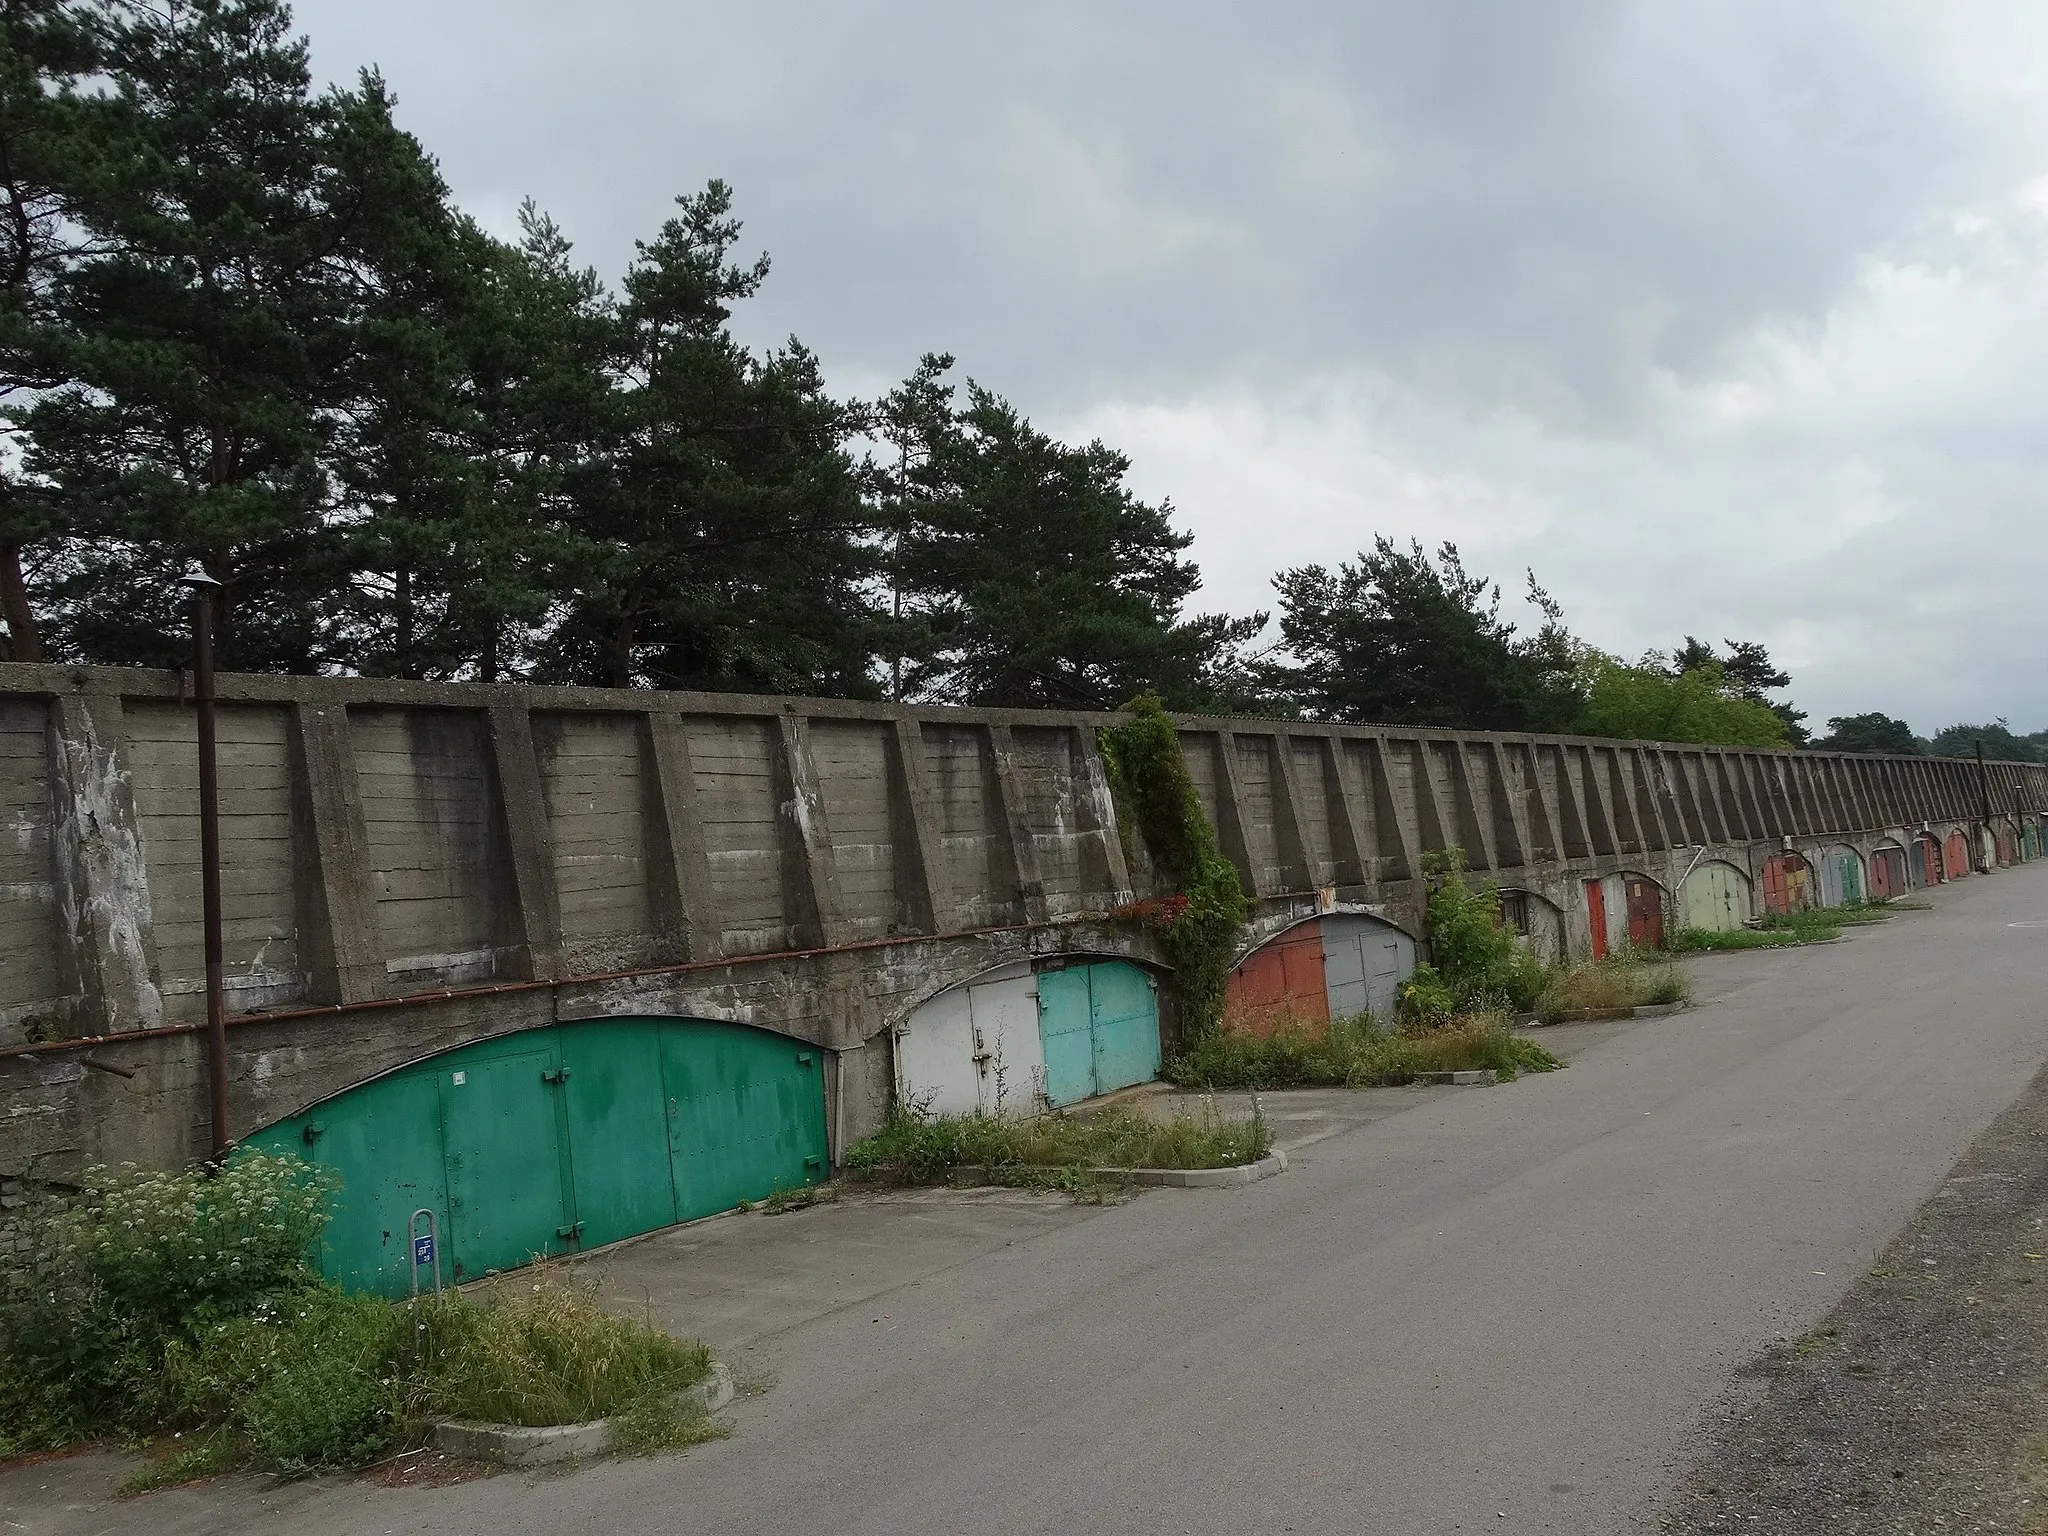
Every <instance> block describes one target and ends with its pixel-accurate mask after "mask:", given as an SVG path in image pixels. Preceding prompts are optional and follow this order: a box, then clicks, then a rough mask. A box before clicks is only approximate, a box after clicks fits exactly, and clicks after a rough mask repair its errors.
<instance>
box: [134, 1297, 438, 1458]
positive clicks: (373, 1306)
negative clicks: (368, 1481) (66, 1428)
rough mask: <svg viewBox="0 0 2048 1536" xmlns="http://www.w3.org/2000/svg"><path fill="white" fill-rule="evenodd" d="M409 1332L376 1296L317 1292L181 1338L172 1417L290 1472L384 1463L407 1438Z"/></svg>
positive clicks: (171, 1371)
mask: <svg viewBox="0 0 2048 1536" xmlns="http://www.w3.org/2000/svg"><path fill="white" fill-rule="evenodd" d="M407 1331H408V1330H407V1328H406V1319H405V1317H404V1315H403V1314H402V1313H401V1312H400V1311H399V1310H398V1309H397V1308H395V1307H393V1306H392V1305H391V1304H390V1303H389V1302H387V1301H383V1300H381V1299H379V1298H378V1297H375V1296H344V1295H343V1294H342V1293H341V1292H340V1291H338V1290H335V1289H333V1288H332V1287H328V1286H311V1287H307V1288H305V1289H301V1290H298V1291H294V1292H290V1293H287V1294H285V1295H283V1296H279V1297H276V1298H273V1299H271V1300H269V1301H267V1302H265V1303H263V1304H260V1305H259V1306H258V1307H257V1308H256V1310H254V1311H253V1312H250V1313H248V1314H246V1315H243V1316H240V1317H234V1318H229V1319H227V1320H225V1321H222V1322H218V1323H214V1324H211V1325H202V1326H201V1327H200V1328H198V1329H197V1330H196V1335H197V1336H196V1338H194V1339H193V1340H192V1341H191V1342H189V1343H188V1342H186V1341H185V1340H183V1339H179V1340H174V1341H173V1342H172V1344H171V1345H170V1348H169V1350H168V1351H167V1354H166V1358H165V1383H166V1388H167V1392H168V1396H169V1399H170V1401H169V1405H168V1414H169V1417H170V1418H171V1419H172V1421H173V1422H176V1423H179V1424H184V1425H191V1426H198V1427H201V1428H202V1429H211V1430H215V1431H219V1430H226V1431H227V1432H229V1433H230V1434H232V1435H233V1436H235V1437H237V1439H239V1441H240V1442H241V1443H242V1445H243V1447H244V1455H245V1456H246V1457H247V1459H248V1460H250V1461H252V1462H253V1463H255V1464H256V1465H258V1466H262V1467H265V1468H268V1469H269V1470H272V1471H275V1472H282V1473H285V1474H287V1475H293V1476H296V1475H301V1474H304V1473H308V1472H317V1471H323V1470H326V1469H328V1468H335V1467H353V1466H360V1465H362V1464H363V1463H364V1462H367V1461H374V1460H375V1459H376V1458H377V1457H378V1456H380V1455H382V1454H383V1453H384V1452H385V1451H386V1450H388V1449H390V1448H392V1447H393V1446H394V1445H395V1444H396V1442H397V1441H398V1440H399V1438H400V1437H401V1436H402V1435H403V1433H404V1430H405V1407H406V1404H405V1388H404V1385H403V1383H402V1382H401V1380H400V1378H399V1375H398V1372H397V1365H396V1361H397V1357H398V1355H399V1353H400V1350H401V1348H402V1347H403V1346H404V1344H405V1343H406V1335H407Z"/></svg>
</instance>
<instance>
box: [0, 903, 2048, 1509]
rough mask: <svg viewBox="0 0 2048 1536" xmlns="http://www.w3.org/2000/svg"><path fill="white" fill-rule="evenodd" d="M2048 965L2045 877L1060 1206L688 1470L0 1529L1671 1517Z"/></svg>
mask: <svg viewBox="0 0 2048 1536" xmlns="http://www.w3.org/2000/svg"><path fill="white" fill-rule="evenodd" d="M2015 925H2018V926H2015ZM2044 962H2048V865H2043V864H2034V865H2028V866H2025V867H2024V868H2022V869H2020V870H2018V871H2015V872H2013V873H2012V874H2011V875H2009V876H2007V877H2005V878H2001V879H1996V880H1982V881H1977V880H1972V881H1967V882H1964V883H1962V884H1960V885H1958V886H1953V887H1949V888H1946V889H1944V890H1942V891H1941V892H1939V893H1938V894H1937V895H1936V896H1935V898H1934V910H1932V911H1928V912H1916V913H1909V914H1906V915H1903V916H1901V917H1899V918H1898V919H1896V920H1895V921H1894V922H1892V923H1890V924H1886V925H1883V926H1881V927H1876V928H1871V929H1866V930H1860V931H1858V932H1857V933H1856V935H1855V937H1854V938H1853V939H1851V940H1850V941H1849V942H1846V943H1843V944H1838V945H1830V946H1826V947H1824V948H1817V949H1811V950H1806V951H1790V952H1777V953H1759V954H1749V955H1740V956H1726V957H1716V958H1715V959H1714V960H1712V961H1711V962H1708V963H1703V964H1702V965H1700V966H1699V967H1698V968H1697V969H1696V974H1697V975H1698V976H1699V978H1700V982H1701V986H1700V991H1701V993H1702V994H1703V997H1704V999H1705V1002H1704V1006H1702V1007H1700V1008H1698V1009H1695V1010H1693V1011H1691V1012H1688V1013H1685V1014H1683V1015H1680V1016H1678V1017H1676V1018H1663V1019H1652V1020H1642V1021H1630V1022H1627V1023H1623V1024H1619V1025H1601V1026H1590V1027H1592V1028H1597V1029H1600V1030H1608V1031H1611V1033H1608V1034H1606V1035H1605V1036H1604V1037H1602V1038H1598V1039H1596V1040H1595V1041H1594V1043H1593V1044H1592V1045H1591V1046H1590V1047H1589V1048H1588V1049H1586V1050H1584V1051H1582V1052H1580V1053H1579V1054H1578V1055H1577V1056H1576V1058H1575V1060H1574V1062H1573V1065H1572V1067H1571V1069H1570V1070H1569V1071H1566V1072H1559V1073H1553V1074H1549V1075H1546V1076H1539V1077H1532V1078H1527V1079H1524V1080H1523V1081H1521V1082H1519V1083H1516V1084H1514V1085H1513V1086H1512V1087H1503V1088H1495V1089H1439V1090H1428V1091H1426V1092H1424V1093H1423V1094H1422V1095H1421V1096H1419V1097H1418V1098H1417V1099H1416V1100H1415V1101H1414V1103H1413V1104H1412V1105H1411V1106H1410V1107H1409V1108H1407V1109H1405V1110H1404V1111H1402V1112H1399V1113H1394V1114H1390V1115H1387V1116H1385V1117H1383V1118H1380V1119H1377V1120H1375V1121H1373V1122H1372V1123H1370V1124H1366V1125H1363V1126H1360V1127H1356V1128H1351V1129H1346V1130H1342V1131H1340V1132H1338V1133H1337V1134H1334V1135H1330V1136H1328V1137H1326V1138H1324V1139H1322V1140H1320V1141H1317V1142H1315V1143H1314V1144H1313V1145H1311V1146H1308V1147H1307V1148H1305V1149H1304V1150H1303V1151H1302V1153H1301V1155H1300V1157H1299V1158H1298V1159H1297V1162H1298V1166H1297V1167H1295V1168H1294V1169H1293V1170H1292V1171H1290V1172H1289V1173H1288V1175H1287V1176H1286V1177H1285V1178H1280V1179H1272V1180H1268V1181H1266V1182H1264V1183H1261V1184H1257V1185H1253V1186H1252V1187H1250V1188H1248V1189H1244V1190H1239V1191H1232V1192H1224V1193H1216V1192H1203V1193H1199V1194H1187V1195H1180V1194H1176V1193H1174V1192H1171V1191H1162V1192H1159V1193H1155V1194H1147V1195H1145V1196H1142V1197H1141V1198H1139V1199H1136V1200H1134V1201H1132V1202H1131V1203H1130V1204H1128V1205H1125V1206H1122V1207H1118V1208H1113V1209H1108V1210H1099V1211H1086V1212H1081V1213H1062V1214H1060V1215H1058V1217H1057V1218H1056V1219H1052V1218H1051V1217H1050V1213H1049V1219H1048V1220H1047V1221H1046V1223H1045V1225H1044V1229H1043V1230H1040V1231H1038V1232H1036V1233H1033V1234H1030V1235H1026V1236H1022V1237H1020V1238H1019V1240H1017V1241H1014V1242H1006V1243H1002V1244H1000V1245H994V1246H991V1248H990V1249H989V1250H988V1251H987V1252H985V1253H982V1254H980V1255H979V1256H976V1257H970V1258H968V1259H966V1261H965V1262H961V1263H959V1264H957V1265H955V1266H953V1267H950V1268H946V1269H943V1270H941V1271H938V1272H935V1273H931V1274H929V1275H927V1276H926V1277H925V1278H923V1279H921V1280H918V1281H916V1283H913V1284H907V1285H901V1286H898V1287H897V1288H896V1289H894V1290H892V1291H889V1292H888V1293H887V1295H886V1304H883V1301H882V1300H881V1299H880V1298H877V1299H875V1300H871V1301H870V1302H868V1303H867V1304H865V1305H859V1306H842V1307H840V1308H839V1309H837V1310H834V1311H830V1312H828V1313H826V1314H825V1315H822V1316H820V1317H818V1318H816V1319H815V1320H814V1321H811V1322H808V1323H802V1324H799V1325H797V1326H794V1327H789V1328H786V1329H784V1330H782V1331H780V1332H774V1333H762V1334H757V1335H756V1340H757V1344H756V1348H755V1349H754V1351H753V1354H754V1358H755V1362H756V1364H757V1365H760V1366H765V1367H766V1368H767V1369H769V1370H770V1371H772V1373H773V1375H774V1377H775V1385H774V1386H773V1387H772V1389H771V1390H769V1391H768V1392H767V1393H765V1394H764V1395H762V1396H760V1397H758V1398H756V1399H753V1400H749V1401H744V1402H742V1403H741V1404H739V1405H738V1406H737V1407H736V1409H735V1414H736V1418H737V1423H738V1430H737V1433H736V1434H735V1435H734V1437H733V1438H732V1439H730V1440H728V1441H725V1442H722V1443H720V1444H717V1445H713V1446H709V1447H704V1448H700V1449H698V1450H695V1451H692V1452H691V1453H690V1454H689V1455H687V1456H685V1457H682V1458H677V1459H654V1460H649V1461H639V1462H628V1463H620V1464H616V1465H607V1466H603V1467H598V1468H593V1469H590V1470H588V1471H585V1472H583V1473H580V1474H578V1475H577V1476H576V1477H574V1478H571V1479H566V1480H538V1481H535V1480H527V1479H522V1478H516V1477H504V1478H498V1479H493V1480H490V1481H485V1482H480V1483H472V1484H468V1485H465V1486H462V1487H457V1488H449V1489H442V1490H437V1491H420V1492H411V1493H406V1494H403V1495H399V1494H386V1493H382V1492H380V1491H378V1490H374V1489H366V1488H363V1487H360V1486H357V1485H351V1484H341V1485H337V1484H321V1485H310V1486H300V1487H292V1488H283V1489H273V1488H269V1487H266V1486H262V1485H257V1484H254V1483H250V1482H235V1483H230V1484H228V1485H225V1486H223V1487H218V1488H213V1489H207V1490H198V1491H193V1492H189V1493H180V1494H176V1495H172V1496H165V1497H161V1498H155V1499H151V1500H148V1501H146V1502H144V1503H142V1504H138V1505H135V1506H126V1507H123V1506H116V1505H112V1504H110V1503H108V1502H106V1500H105V1487H106V1482H105V1478H106V1467H105V1464H104V1463H91V1464H77V1463H74V1464H71V1465H70V1466H68V1467H63V1466H60V1467H38V1468H27V1469H22V1470H19V1471H15V1472H10V1473H8V1474H6V1475H5V1476H4V1477H0V1517H4V1518H5V1519H7V1520H12V1521H15V1522H18V1523H19V1524H20V1525H21V1526H22V1527H24V1528H25V1529H27V1530H30V1531H36V1532H39V1533H40V1532H45V1531H48V1532H56V1531H63V1532H72V1531H87V1530H93V1531H98V1530H116V1529H136V1530H140V1529H143V1528H148V1529H149V1530H151V1531H152V1532H154V1533H157V1536H173V1533H178V1532H186V1531H192V1532H197V1531H202V1530H205V1531H214V1530H230V1531H244V1530H246V1531H252V1532H253V1531H256V1530H260V1529H275V1528H279V1527H280V1526H283V1525H286V1524H288V1525H289V1527H290V1528H291V1529H292V1530H294V1531H296V1532H300V1533H304V1536H327V1533H339V1532H355V1531H361V1530H378V1531H395V1532H412V1531H445V1530H491V1531H502V1532H523V1531H536V1532H537V1531H586V1530H587V1531H592V1532H597V1531H602V1532H605V1533H606V1536H639V1533H643V1532H646V1533H651V1532H657V1531H658V1532H690V1531H706V1532H712V1531H721V1532H722V1531H733V1530H746V1531H750V1532H820V1533H850V1536H866V1533H877V1536H879V1533H909V1536H915V1533H920V1532H951V1531H958V1530H966V1529H973V1530H976V1531H992V1532H1027V1531H1028V1532H1041V1531H1042V1532H1074V1531H1082V1532H1086V1531H1103V1532H1112V1531H1114V1532H1122V1531H1134V1530H1145V1531H1197V1532H1209V1531H1215V1532H1225V1531H1229V1532H1240V1531H1282V1530H1288V1529H1293V1530H1298V1531H1303V1532H1308V1531H1331V1530H1356V1531H1367V1532H1386V1533H1404V1536H1405V1533H1437V1532H1450V1531H1468V1532H1469V1531H1474V1530H1478V1529H1482V1528H1483V1529H1487V1530H1513V1531H1517V1532H1531V1531H1542V1532H1559V1533H1570V1536H1593V1533H1606V1532H1623V1531H1650V1530H1654V1529H1655V1519H1656V1510H1657V1508H1658V1504H1659V1500H1660V1499H1661V1498H1662V1497H1663V1495H1664V1491H1665V1489H1666V1487H1667V1486H1668V1484H1669V1482H1670V1480H1671V1479H1672V1478H1673V1477H1674V1476H1675V1475H1676V1473H1677V1471H1678V1469H1679V1468H1680V1467H1681V1466H1682V1465H1683V1464H1684V1462H1685V1461H1686V1460H1687V1453H1688V1451H1689V1449H1690V1447H1691V1446H1692V1444H1693V1442H1694V1439H1695V1436H1696V1435H1697V1433H1698V1431H1699V1426H1700V1422H1701V1418H1702V1415H1703V1414H1704V1413H1705V1412H1706V1411H1707V1408H1708V1405H1710V1404H1711V1403H1713V1402H1714V1401H1715V1400H1716V1398H1717V1396H1718V1395H1719V1394H1720V1392H1721V1391H1722V1390H1723V1389H1724V1387H1725V1386H1726V1384H1727V1381H1728V1379H1729V1376H1730V1373H1731V1372H1732V1371H1733V1370H1734V1369H1736V1368H1737V1367H1738V1366H1739V1365H1740V1364H1742V1363H1743V1362H1745V1361H1747V1360H1749V1359H1751V1358H1752V1357H1753V1356H1754V1355H1755V1354H1756V1353H1757V1351H1758V1350H1759V1349H1760V1348H1762V1347H1763V1346H1765V1345H1766V1344H1768V1343H1770V1342H1772V1341H1774V1340H1776V1339H1780V1338H1788V1339H1789V1338H1796V1337H1798V1336H1799V1335H1800V1334H1802V1333H1804V1332H1805V1331H1806V1330H1807V1329H1809V1328H1810V1327H1812V1326H1813V1325H1814V1324H1815V1322H1817V1321H1818V1320H1819V1319H1820V1318H1821V1317H1822V1316H1823V1315H1824V1314H1825V1313H1826V1312H1827V1310H1828V1309H1829V1307H1831V1306H1832V1305H1833V1304H1834V1302H1835V1300H1836V1298H1837V1297H1838V1296H1840V1294H1841V1293H1842V1291H1843V1289H1844V1287H1845V1285H1846V1284H1847V1282H1848V1281H1849V1280H1850V1279H1851V1278H1853V1277H1854V1276H1855V1275H1857V1274H1860V1273H1861V1272H1862V1270H1863V1268H1864V1267H1865V1266H1866V1265H1867V1264H1868V1263H1869V1261H1870V1256H1871V1254H1872V1253H1874V1252H1875V1251H1876V1250H1878V1249H1879V1248H1881V1247H1882V1246H1883V1245H1884V1244H1885V1242H1886V1241H1887V1240H1888V1239H1889V1237H1890V1236H1891V1234H1892V1233H1893V1232H1894V1231H1895V1230H1896V1229H1897V1228H1898V1227H1899V1225H1900V1224H1901V1223H1902V1222H1903V1221H1905V1220H1906V1218H1907V1217H1908V1216H1909V1215H1910V1214H1911V1213H1912V1212H1913V1211H1914V1210H1915V1209H1916V1208H1917V1206H1918V1205H1919V1203H1920V1202H1921V1200H1922V1199H1923V1198H1924V1197H1925V1196H1926V1195H1927V1194H1928V1193H1929V1192H1930V1191H1931V1190H1932V1189H1933V1188H1934V1187H1936V1185H1937V1184H1938V1183H1939V1182H1940V1180H1941V1179H1942V1177H1943V1175H1944V1174H1945V1172H1946V1170H1947V1169H1948V1168H1949V1166H1950V1164H1951V1163H1952V1162H1953V1161H1954V1160H1955V1159H1956V1158H1957V1157H1958V1156H1959V1155H1960V1154H1961V1153H1962V1151H1963V1150H1964V1149H1965V1148H1966V1147H1967V1146H1968V1145H1969V1143H1970V1141H1971V1139H1972V1138H1973V1137H1974V1136H1975V1135H1976V1134H1977V1133H1978V1132H1979V1131H1980V1130H1981V1129H1982V1128H1983V1126H1984V1125H1986V1124H1987V1123H1988V1122H1989V1121H1990V1120H1991V1119H1992V1118H1993V1116H1995V1115H1996V1114H1997V1113H1998V1112H1999V1111H2000V1110H2001V1109H2002V1108H2003V1107H2004V1106H2005V1105H2006V1104H2007V1103H2009V1102H2010V1101H2011V1100H2012V1099H2013V1098H2015V1097H2016V1096H2017V1095H2018V1094H2019V1092H2020V1091H2021V1089H2022V1088H2023V1087H2024V1086H2025V1084H2026V1082H2027V1081H2028V1079H2029V1078H2030V1076H2031V1075H2032V1073H2033V1072H2034V1071H2035V1070H2036V1069H2037V1068H2038V1067H2039V1066H2040V1065H2041V1064H2042V1062H2043V1060H2044V1059H2048V1005H2044V995H2048V994H2044V992H2043V989H2042V987H2041V986H2040V983H2039V980H2038V978H2039V977H2040V975H2041V972H2042V967H2043V964H2044ZM786 1219H787V1220H791V1221H793V1222H796V1223H803V1222H806V1221H809V1220H810V1217H809V1216H808V1215H807V1216H801V1217H796V1218H786ZM711 1226H712V1227H717V1226H725V1227H728V1228H732V1229H735V1230H739V1229H741V1224H739V1223H733V1222H725V1223H713V1224H711ZM701 1230H710V1228H708V1227H707V1228H705V1229H701ZM756 1230H760V1231H772V1230H775V1229H774V1228H773V1227H772V1225H771V1224H768V1223H763V1224H762V1225H761V1226H759V1227H757V1228H756ZM784 1230H801V1228H800V1227H793V1228H788V1229H784ZM777 1240H778V1241H784V1239H780V1238H778V1239H777ZM760 1284H761V1285H762V1286H764V1287H766V1288H772V1278H771V1279H764V1280H762V1281H761V1282H760ZM65 1500H71V1501H75V1502H76V1503H77V1504H78V1505H79V1507H78V1508H75V1509H73V1510H70V1511H69V1512H66V1511H63V1510H57V1509H53V1507H52V1506H54V1505H56V1504H59V1503H61V1502H63V1501H65ZM1503 1512H1504V1513H1505V1514H1506V1516H1507V1518H1506V1520H1504V1521H1503V1520H1501V1519H1500V1518H1499V1517H1500V1515H1501V1514H1502V1513H1503Z"/></svg>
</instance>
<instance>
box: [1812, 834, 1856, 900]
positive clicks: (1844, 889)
mask: <svg viewBox="0 0 2048 1536" xmlns="http://www.w3.org/2000/svg"><path fill="white" fill-rule="evenodd" d="M1814 872H1815V874H1816V875H1817V876H1818V877H1819V880H1818V883H1819V887H1820V905H1822V906H1823V907H1846V906H1854V905H1856V904H1857V903H1858V902H1860V901H1862V900H1863V887H1864V879H1863V856H1862V855H1861V854H1859V853H1858V852H1857V851H1856V850H1855V849H1854V848H1851V847H1849V846H1848V844H1846V843H1837V844H1835V845H1834V846H1833V847H1831V848H1828V849H1826V850H1824V851H1823V852H1822V853H1821V855H1820V857H1819V859H1818V860H1817V861H1816V862H1815V871H1814Z"/></svg>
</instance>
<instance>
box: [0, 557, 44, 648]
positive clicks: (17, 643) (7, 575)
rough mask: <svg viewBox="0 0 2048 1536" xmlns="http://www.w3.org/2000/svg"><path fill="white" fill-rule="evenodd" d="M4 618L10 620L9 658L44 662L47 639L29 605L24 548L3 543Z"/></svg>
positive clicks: (0, 605) (0, 590)
mask: <svg viewBox="0 0 2048 1536" xmlns="http://www.w3.org/2000/svg"><path fill="white" fill-rule="evenodd" d="M0 619H5V620H6V621H7V659H8V660H9V661H41V660H42V659H43V638H42V635H41V634H40V633H39V632H38V631H37V629H36V615H35V610H34V609H32V608H30V607H29V605H28V583H27V581H25V580H24V579H23V577H22V574H21V546H20V545H19V544H17V543H14V542H12V541H9V542H8V543H5V544H0Z"/></svg>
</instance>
